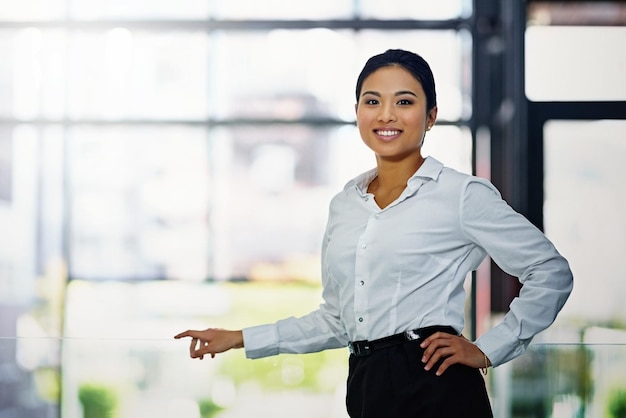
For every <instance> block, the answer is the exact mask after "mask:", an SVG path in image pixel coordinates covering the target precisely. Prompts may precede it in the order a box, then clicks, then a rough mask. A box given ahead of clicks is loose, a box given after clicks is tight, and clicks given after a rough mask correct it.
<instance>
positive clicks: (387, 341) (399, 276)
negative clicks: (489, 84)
mask: <svg viewBox="0 0 626 418" xmlns="http://www.w3.org/2000/svg"><path fill="white" fill-rule="evenodd" d="M356 98H357V104H356V105H355V108H356V113H357V123H358V126H359V133H360V136H361V138H362V140H363V142H364V143H365V144H366V145H367V146H368V147H369V148H370V149H371V150H372V151H373V152H374V154H375V156H376V167H375V168H374V169H371V170H369V171H367V172H365V173H363V174H361V175H359V176H357V177H356V178H354V179H353V180H351V181H349V182H348V183H347V184H346V186H345V187H344V188H343V190H342V191H341V192H339V193H338V194H337V195H335V197H334V198H333V199H332V201H331V205H330V213H329V217H328V223H327V226H326V230H325V236H324V239H323V248H322V285H323V290H322V297H323V299H324V302H323V303H322V304H321V305H320V307H319V308H318V309H317V310H314V311H312V312H311V313H309V314H307V315H304V316H302V317H299V318H295V317H289V318H286V319H282V320H279V321H277V322H275V323H273V324H265V325H259V326H254V327H249V328H244V329H243V330H224V329H215V328H209V329H207V330H204V331H193V330H189V331H184V332H181V333H179V334H178V335H176V336H175V338H177V339H178V338H183V337H190V338H191V344H190V347H189V350H190V355H191V357H192V358H199V359H202V358H204V357H205V356H207V357H214V356H215V354H216V353H221V352H224V351H228V350H230V349H233V348H245V352H246V356H247V357H248V358H261V357H268V356H272V355H277V354H280V353H311V352H318V351H322V350H326V349H332V348H340V347H345V346H348V347H349V348H350V352H351V353H352V354H351V356H350V359H349V375H348V384H347V402H346V403H347V409H348V413H349V414H350V416H351V417H361V418H374V417H376V418H378V417H381V416H393V417H396V418H405V417H406V418H410V417H415V416H427V417H430V418H436V417H451V416H472V417H490V416H492V412H491V406H490V402H489V398H488V396H487V392H486V388H485V382H484V380H483V378H482V377H481V375H480V372H479V369H483V370H485V371H486V369H487V368H488V367H489V366H490V365H492V364H493V365H494V366H497V365H500V364H502V363H505V362H507V361H509V360H511V359H513V358H515V357H517V356H519V355H521V354H522V353H523V352H524V351H525V350H526V347H527V346H528V344H529V343H530V341H531V339H532V338H533V336H534V335H536V334H537V333H539V332H540V331H542V330H543V329H545V328H546V327H548V326H549V325H550V324H551V323H552V322H553V321H554V319H555V317H556V315H557V313H558V312H559V311H560V309H561V308H562V307H563V304H564V303H565V301H566V299H567V297H568V296H569V294H570V292H571V288H572V274H571V271H570V269H569V266H568V263H567V261H566V260H565V259H564V258H563V257H562V256H561V255H560V254H559V253H558V252H557V250H556V249H555V248H554V246H553V245H552V243H551V242H550V241H548V240H547V239H546V237H545V236H544V235H543V234H542V233H541V232H540V231H539V230H537V229H536V228H535V227H534V226H533V225H532V224H531V223H530V222H528V220H526V219H525V218H524V217H523V216H521V215H520V214H518V213H516V212H515V211H514V210H513V209H512V208H511V207H510V206H508V204H506V202H505V201H504V200H502V199H501V197H500V194H499V192H498V191H497V190H496V189H495V187H494V186H493V185H491V184H490V183H489V182H488V181H486V180H484V179H480V178H478V177H474V176H470V175H466V174H462V173H460V172H458V171H455V170H453V169H451V168H448V167H445V166H444V165H443V164H442V163H440V162H439V161H437V160H435V159H434V158H432V157H428V158H424V157H423V156H422V153H421V148H422V144H423V140H424V135H425V133H426V131H428V130H429V129H430V128H432V126H433V125H434V123H435V121H436V118H437V102H436V95H435V83H434V77H433V74H432V72H431V70H430V66H429V65H428V63H426V61H425V60H424V59H423V58H422V57H420V56H419V55H417V54H414V53H412V52H408V51H404V50H388V51H386V52H385V53H383V54H379V55H375V56H373V57H372V58H370V59H369V60H368V61H367V63H366V64H365V67H364V68H363V70H362V71H361V74H360V76H359V78H358V81H357V88H356ZM487 255H489V256H491V258H492V259H493V260H494V261H495V262H496V263H498V265H500V267H501V268H502V269H503V270H504V271H506V272H508V273H510V274H512V275H515V276H517V277H518V278H519V280H520V281H521V282H522V283H523V284H524V287H523V289H522V292H521V294H520V297H519V298H517V299H516V301H515V302H514V303H513V304H512V305H511V310H510V312H509V313H508V314H507V315H506V316H505V318H504V320H503V321H502V322H501V323H500V324H499V325H497V326H495V327H494V328H492V329H491V330H489V331H488V332H486V333H485V334H484V335H482V336H481V337H480V338H478V339H477V340H476V341H474V342H472V341H470V340H468V339H466V338H465V337H463V336H462V335H460V333H461V332H462V330H463V327H464V311H465V289H464V286H463V285H464V281H465V278H466V277H467V274H468V273H469V272H471V271H472V270H475V269H476V268H477V267H478V266H479V265H480V264H481V262H482V261H483V259H484V258H485V257H486V256H487ZM537 312H541V314H538V313H537ZM451 394H454V399H455V402H450V396H451Z"/></svg>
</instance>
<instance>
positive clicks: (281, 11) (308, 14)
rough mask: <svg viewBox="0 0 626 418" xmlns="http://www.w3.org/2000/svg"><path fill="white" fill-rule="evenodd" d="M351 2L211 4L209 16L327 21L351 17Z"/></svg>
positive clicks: (217, 0) (237, 0)
mask: <svg viewBox="0 0 626 418" xmlns="http://www.w3.org/2000/svg"><path fill="white" fill-rule="evenodd" d="M353 3H354V2H353V1H352V0H317V1H302V2H286V1H283V0H265V1H263V2H259V1H257V0H214V1H213V2H212V5H211V6H212V7H213V10H212V14H213V15H214V17H216V18H218V19H306V20H314V19H330V18H336V19H337V18H347V17H350V16H351V15H352V5H353Z"/></svg>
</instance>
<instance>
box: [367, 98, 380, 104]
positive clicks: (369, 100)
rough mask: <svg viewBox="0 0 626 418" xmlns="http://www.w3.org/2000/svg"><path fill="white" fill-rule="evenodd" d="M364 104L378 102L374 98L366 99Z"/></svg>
mask: <svg viewBox="0 0 626 418" xmlns="http://www.w3.org/2000/svg"><path fill="white" fill-rule="evenodd" d="M365 104H368V105H376V104H378V100H376V99H367V100H366V101H365Z"/></svg>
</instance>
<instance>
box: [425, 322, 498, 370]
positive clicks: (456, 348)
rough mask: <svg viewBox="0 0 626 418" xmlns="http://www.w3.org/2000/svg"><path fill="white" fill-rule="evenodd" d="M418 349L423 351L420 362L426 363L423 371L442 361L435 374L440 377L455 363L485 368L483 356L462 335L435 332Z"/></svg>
mask: <svg viewBox="0 0 626 418" xmlns="http://www.w3.org/2000/svg"><path fill="white" fill-rule="evenodd" d="M420 347H422V348H423V349H424V355H423V357H422V362H423V363H426V365H425V366H424V369H425V370H430V369H432V368H433V367H434V366H435V364H436V363H437V362H438V361H439V360H441V359H443V362H442V363H441V364H440V365H439V368H438V369H437V372H436V373H435V374H436V375H437V376H441V375H442V374H443V373H444V372H445V371H446V369H447V368H448V367H450V366H452V365H453V364H457V363H459V364H464V365H466V366H469V367H475V368H477V369H480V368H483V367H485V366H486V364H485V363H486V361H485V358H486V357H485V354H484V353H483V352H482V351H481V350H480V348H478V347H477V346H476V345H475V344H474V343H472V342H471V341H470V340H468V339H467V338H465V337H463V336H462V335H461V336H457V335H452V334H448V333H445V332H436V333H434V334H433V335H431V336H430V337H428V338H426V339H425V340H424V341H423V342H422V343H421V344H420ZM488 361H489V360H487V362H488Z"/></svg>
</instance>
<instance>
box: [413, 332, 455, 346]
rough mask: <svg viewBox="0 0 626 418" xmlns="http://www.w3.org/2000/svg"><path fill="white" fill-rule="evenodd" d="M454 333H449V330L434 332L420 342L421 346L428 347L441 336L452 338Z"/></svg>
mask: <svg viewBox="0 0 626 418" xmlns="http://www.w3.org/2000/svg"><path fill="white" fill-rule="evenodd" d="M452 336H453V335H452V334H448V333H447V332H441V331H437V332H435V333H434V334H432V335H430V336H428V338H426V339H425V340H424V341H422V343H421V344H420V347H422V348H426V347H428V346H429V345H430V343H432V342H433V341H434V340H437V339H439V338H450V337H452Z"/></svg>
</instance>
